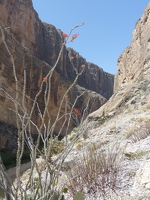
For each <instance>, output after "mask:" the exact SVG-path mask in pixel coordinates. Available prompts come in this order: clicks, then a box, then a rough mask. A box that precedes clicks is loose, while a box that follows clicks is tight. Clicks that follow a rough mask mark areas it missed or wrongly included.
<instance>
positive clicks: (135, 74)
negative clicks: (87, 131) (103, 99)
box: [89, 3, 150, 118]
mask: <svg viewBox="0 0 150 200" xmlns="http://www.w3.org/2000/svg"><path fill="white" fill-rule="evenodd" d="M149 81H150V3H149V4H148V5H147V6H146V8H145V11H144V13H143V15H142V17H141V18H140V19H139V20H138V21H137V23H136V26H135V29H134V30H133V37H132V41H131V44H130V46H129V47H127V48H126V49H125V50H124V52H123V53H122V54H121V56H120V57H119V59H118V72H117V74H116V75H115V81H114V94H113V95H112V97H111V98H110V99H109V101H108V102H107V103H106V104H105V105H104V106H102V107H101V108H100V109H98V110H97V111H95V112H94V113H92V114H91V115H90V116H89V117H92V116H96V118H101V117H104V116H106V115H109V116H111V117H112V116H114V115H115V114H116V113H117V112H121V109H122V107H124V106H128V105H129V103H128V104H127V102H128V101H129V102H130V103H131V104H132V103H133V104H134V102H135V100H131V99H132V97H133V96H134V99H136V98H137V97H136V91H138V90H139V89H142V90H144V91H147V92H148V94H149ZM146 95H147V94H146ZM137 99H138V98H137Z"/></svg>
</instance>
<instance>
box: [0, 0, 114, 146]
mask: <svg viewBox="0 0 150 200" xmlns="http://www.w3.org/2000/svg"><path fill="white" fill-rule="evenodd" d="M0 24H1V31H0V55H1V56H0V89H1V91H0V111H1V115H0V121H2V122H5V123H7V124H11V125H13V126H14V127H15V126H16V120H15V114H16V113H15V108H14V107H15V106H14V103H15V95H16V93H15V91H16V85H15V78H14V69H13V64H12V58H11V56H10V53H11V55H12V56H13V58H14V65H15V69H16V75H17V79H18V92H19V98H18V102H19V106H20V110H19V112H20V114H22V111H21V106H23V105H22V102H24V105H25V106H26V107H27V111H30V110H31V108H32V105H33V99H34V98H35V95H36V94H37V92H38V91H39V90H40V87H41V83H42V81H43V77H45V76H46V75H47V73H48V71H49V70H50V69H51V68H52V66H53V65H54V64H55V62H56V60H57V57H58V54H59V52H60V49H61V47H62V44H63V40H64V39H63V38H62V35H61V33H62V32H61V31H60V30H57V29H56V28H55V27H54V26H53V25H50V24H46V23H43V22H41V21H40V19H39V18H38V14H37V13H36V12H35V11H34V9H33V6H32V1H31V0H27V1H22V0H6V1H0ZM5 42H6V44H7V46H6V45H5ZM7 47H8V48H9V51H10V53H9V51H8V49H7ZM70 55H74V56H75V59H74V60H73V61H71V59H70ZM72 62H73V64H74V65H73V64H72ZM83 64H84V65H85V70H84V72H83V74H82V75H81V76H80V77H79V79H78V81H77V84H78V85H75V86H74V88H73V89H72V90H71V91H70V93H69V94H68V101H69V103H68V104H69V105H73V104H74V101H75V99H76V97H77V96H78V95H79V98H78V101H77V102H76V104H75V108H77V109H79V110H80V111H81V113H82V111H83V107H85V105H86V106H87V102H88V103H89V106H88V109H86V110H87V113H86V116H87V114H89V113H90V112H92V111H94V110H96V109H98V108H99V107H100V106H101V105H103V104H104V103H105V102H106V101H107V100H106V99H108V98H110V96H111V95H112V93H113V81H114V76H113V75H111V74H108V73H106V72H104V71H103V70H102V69H100V68H98V66H96V65H94V64H92V63H88V62H86V60H85V59H84V58H83V57H82V56H80V55H79V54H78V53H77V52H75V51H74V50H73V49H67V48H66V47H64V49H63V51H62V55H61V57H60V60H59V62H58V65H57V67H56V71H55V72H54V73H53V77H52V87H51V97H50V102H49V105H48V109H49V110H50V111H51V112H50V115H51V123H52V124H53V122H54V121H55V119H56V115H57V113H58V109H59V105H60V102H61V100H62V97H63V95H64V93H65V91H66V90H67V88H68V87H69V86H70V85H71V84H72V82H73V81H74V79H75V77H76V72H75V70H74V68H76V70H77V71H78V72H80V71H81V70H82V68H81V66H82V65H83ZM24 78H26V89H25V90H26V91H25V96H24V97H23V95H24V94H23V85H24ZM45 87H46V83H44V84H43V86H42V91H41V94H40V95H39V97H38V100H37V102H38V105H39V107H40V110H41V112H42V113H43V112H44V89H45ZM92 90H93V91H95V92H92ZM82 93H83V94H82ZM81 94H82V95H81ZM9 95H10V96H9ZM10 97H11V98H10ZM88 99H90V100H88ZM65 105H66V104H65V102H64V103H63V105H62V108H61V115H60V116H62V115H63V114H64V112H65ZM74 114H75V113H74ZM84 117H85V116H84ZM77 119H78V121H80V117H77ZM32 120H33V122H34V123H35V124H38V125H39V124H40V116H39V112H38V109H36V110H35V112H34V113H33V115H32ZM45 120H46V121H47V117H46V119H45ZM63 122H64V119H63V118H62V119H61V120H60V121H59V122H58V124H57V126H56V127H55V133H58V132H59V130H60V129H61V126H62V123H63ZM75 125H77V124H76V123H74V122H71V124H70V126H69V129H68V131H70V130H71V129H72V128H73V127H74V126H75ZM65 127H66V126H64V130H62V134H66V132H65ZM32 132H33V133H35V134H36V130H35V128H33V129H32ZM3 141H4V140H3ZM5 143H7V144H9V141H7V142H5ZM5 146H6V145H5ZM2 148H4V147H2Z"/></svg>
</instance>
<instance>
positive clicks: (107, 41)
mask: <svg viewBox="0 0 150 200" xmlns="http://www.w3.org/2000/svg"><path fill="white" fill-rule="evenodd" d="M32 2H33V7H34V9H35V10H36V11H37V13H38V15H39V18H40V19H41V21H43V22H46V23H48V24H52V25H54V26H55V27H56V28H57V29H60V30H61V31H62V32H64V33H69V32H70V30H71V29H72V28H73V27H74V26H75V25H77V24H82V23H83V22H85V24H84V26H81V27H78V28H77V29H75V30H74V32H73V33H74V34H76V33H79V36H78V37H77V38H76V40H74V42H71V43H69V44H68V47H71V48H73V49H74V50H75V51H77V52H78V53H79V54H80V55H81V56H82V57H83V58H85V59H86V61H87V62H92V63H94V64H96V65H98V66H99V67H101V68H102V69H103V70H104V71H106V72H109V73H111V74H116V73H117V69H118V66H117V60H118V58H119V56H120V55H121V53H122V52H123V51H124V50H125V48H126V47H127V46H129V45H130V43H131V39H132V32H133V30H134V27H135V24H136V22H137V21H138V20H139V18H140V17H141V16H142V14H143V12H144V9H145V7H146V5H147V4H148V3H149V2H150V1H148V0H74V1H70V0H32Z"/></svg>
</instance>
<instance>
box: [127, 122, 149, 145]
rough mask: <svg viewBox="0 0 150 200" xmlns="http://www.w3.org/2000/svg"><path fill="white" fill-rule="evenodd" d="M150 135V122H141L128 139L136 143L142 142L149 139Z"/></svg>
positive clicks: (131, 131) (129, 133) (129, 134)
mask: <svg viewBox="0 0 150 200" xmlns="http://www.w3.org/2000/svg"><path fill="white" fill-rule="evenodd" d="M149 135H150V123H149V120H145V121H143V122H141V124H140V126H139V127H135V128H133V129H132V130H130V131H129V132H128V134H127V138H128V139H130V140H131V141H132V142H134V143H136V142H138V141H140V140H143V139H145V138H147V137H148V136H149Z"/></svg>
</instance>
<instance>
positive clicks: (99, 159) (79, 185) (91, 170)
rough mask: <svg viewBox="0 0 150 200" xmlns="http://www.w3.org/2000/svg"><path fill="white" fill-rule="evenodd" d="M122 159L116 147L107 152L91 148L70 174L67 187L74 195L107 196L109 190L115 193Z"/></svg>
mask: <svg viewBox="0 0 150 200" xmlns="http://www.w3.org/2000/svg"><path fill="white" fill-rule="evenodd" d="M120 159H121V156H120V153H119V148H116V146H114V147H113V148H111V149H109V150H107V151H100V150H98V149H96V148H90V150H89V151H85V152H84V153H83V154H82V155H81V157H80V159H79V160H78V162H77V163H76V164H75V165H73V166H72V169H71V170H70V171H69V172H68V174H67V178H68V180H69V182H68V183H67V186H66V187H67V188H68V189H69V191H70V192H71V193H72V194H74V193H76V192H84V193H85V194H88V193H89V194H90V195H92V194H94V193H96V192H98V193H99V194H101V195H102V196H103V197H104V196H106V195H107V192H108V190H112V191H115V188H116V187H117V176H118V172H119V170H120V169H119V167H120V165H119V163H120Z"/></svg>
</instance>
